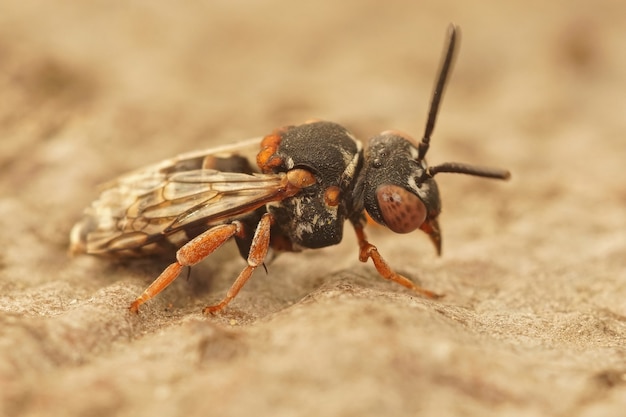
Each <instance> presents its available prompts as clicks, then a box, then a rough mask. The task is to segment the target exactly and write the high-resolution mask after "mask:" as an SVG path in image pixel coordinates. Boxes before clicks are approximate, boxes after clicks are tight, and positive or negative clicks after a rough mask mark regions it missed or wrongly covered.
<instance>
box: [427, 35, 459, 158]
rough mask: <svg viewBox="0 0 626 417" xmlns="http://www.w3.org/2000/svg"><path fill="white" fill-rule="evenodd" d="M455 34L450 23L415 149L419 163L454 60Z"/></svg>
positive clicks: (428, 139) (431, 130) (433, 125)
mask: <svg viewBox="0 0 626 417" xmlns="http://www.w3.org/2000/svg"><path fill="white" fill-rule="evenodd" d="M457 32H458V28H457V26H456V25H454V24H452V23H451V24H450V26H449V27H448V43H447V45H446V47H445V49H444V50H445V55H444V58H443V62H442V63H441V68H440V69H439V79H438V80H437V84H435V90H434V91H433V99H432V101H431V102H430V110H429V112H428V120H427V121H426V129H425V130H424V137H423V138H422V141H421V142H420V144H419V146H418V148H417V149H418V152H419V153H418V160H420V161H421V160H422V159H424V156H426V152H428V147H429V146H430V137H431V135H432V134H433V130H434V129H435V122H436V121H437V113H438V112H439V103H440V102H441V97H442V96H443V90H444V88H445V86H446V81H447V80H448V74H449V73H450V68H451V67H452V61H453V60H454V51H455V49H456V38H457Z"/></svg>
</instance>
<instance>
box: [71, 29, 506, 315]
mask: <svg viewBox="0 0 626 417" xmlns="http://www.w3.org/2000/svg"><path fill="white" fill-rule="evenodd" d="M457 32H458V29H457V28H456V27H455V26H454V25H451V26H450V28H449V30H448V35H447V45H446V47H445V50H444V55H443V59H442V63H441V68H440V71H439V77H438V79H437V82H436V84H435V88H434V93H433V97H432V101H431V106H430V111H429V114H428V118H427V123H426V129H425V132H424V136H423V138H422V139H421V141H420V142H417V141H415V140H414V139H413V138H411V137H410V136H408V135H406V134H404V133H401V132H398V131H393V130H389V131H385V132H383V133H381V134H379V135H376V136H374V137H372V138H371V139H370V140H369V143H368V146H367V147H366V148H365V149H363V147H362V145H361V142H359V141H358V140H357V139H356V138H355V137H354V136H353V135H352V134H351V133H350V132H349V131H348V130H347V129H346V128H344V127H343V126H341V125H339V124H336V123H332V122H327V121H310V122H306V123H304V124H301V125H297V126H287V127H283V128H280V129H276V130H275V131H274V132H272V133H270V134H269V135H267V136H265V137H263V138H262V139H253V140H251V141H246V142H242V143H239V144H236V145H233V146H226V147H222V148H214V149H209V150H204V151H196V152H191V153H187V154H183V155H180V156H178V157H176V158H173V159H169V160H166V161H163V162H161V163H158V164H155V165H151V166H148V167H146V168H143V169H141V170H138V171H135V172H131V173H129V174H127V175H123V176H121V177H119V178H117V179H116V180H114V181H112V182H110V183H108V184H106V185H105V187H104V190H103V192H102V194H101V195H100V197H99V199H98V200H96V201H95V202H94V203H92V205H91V206H90V207H89V208H88V209H87V210H86V212H85V216H84V218H83V220H82V221H81V222H79V223H78V224H77V225H76V226H74V228H73V230H72V233H71V250H72V252H74V253H76V252H84V253H88V254H95V255H106V254H108V255H120V256H123V255H142V254H148V253H161V252H169V253H170V254H173V253H174V251H175V260H173V262H172V264H170V265H169V266H168V267H167V268H165V270H164V271H163V272H162V273H161V275H159V277H157V278H156V280H154V282H152V284H150V286H148V288H147V289H146V290H145V291H144V292H143V293H142V294H141V295H140V296H139V297H137V299H135V300H134V301H133V302H132V304H131V305H130V310H131V311H133V312H137V311H138V309H139V307H140V306H141V305H142V304H143V303H145V302H146V301H148V300H150V299H151V298H153V297H155V296H156V295H157V294H159V293H160V292H161V291H163V290H164V289H165V288H166V287H167V286H168V285H169V284H171V283H172V282H173V281H174V280H175V279H176V278H177V277H178V276H179V274H180V273H181V270H182V269H183V268H184V267H186V266H187V267H189V266H192V265H195V264H197V263H198V262H200V261H202V260H203V259H204V258H206V257H207V256H209V255H210V254H211V253H212V252H213V251H215V250H216V249H217V248H219V247H220V246H221V245H223V244H224V243H225V242H226V241H228V240H230V239H231V238H234V240H235V242H236V243H237V246H238V248H239V252H240V253H241V255H242V256H243V258H244V259H245V260H246V261H247V265H246V266H245V268H244V269H243V270H242V271H241V273H240V274H239V276H238V277H237V278H236V279H235V281H234V283H233V284H232V286H231V287H230V289H229V290H228V292H227V293H226V295H225V296H224V298H223V299H222V300H221V301H220V302H219V303H217V304H215V305H211V306H208V307H206V308H204V310H203V312H204V313H215V312H218V311H220V310H222V309H223V308H224V307H226V305H228V303H229V302H230V301H232V300H233V298H235V296H236V295H237V293H239V291H240V290H241V288H242V287H243V286H244V284H245V283H246V282H247V281H248V279H249V278H250V276H251V275H252V273H253V272H254V270H255V269H256V268H258V267H259V266H261V265H264V262H265V260H266V257H268V252H269V251H270V250H272V251H274V252H275V251H291V252H299V251H301V250H303V249H315V248H322V247H326V246H331V245H335V244H338V243H339V242H340V241H341V239H342V234H343V224H344V222H345V221H346V220H348V221H349V222H350V223H351V224H352V226H353V227H354V230H355V232H356V236H357V239H358V244H359V260H360V261H362V262H367V260H368V259H371V260H372V262H373V264H374V266H375V268H376V270H377V271H378V272H379V274H380V275H381V276H382V277H383V278H385V279H388V280H391V281H394V282H396V283H398V284H400V285H403V286H405V287H407V288H409V289H411V290H413V291H415V292H416V293H418V294H421V295H423V296H426V297H430V298H437V297H438V295H437V294H435V293H433V292H431V291H429V290H427V289H424V288H421V287H419V286H417V285H416V284H414V283H413V282H412V281H410V280H409V279H407V278H406V277H404V276H402V275H400V274H398V273H396V272H395V271H394V270H393V269H392V268H391V267H390V266H389V265H388V264H387V263H386V262H385V260H384V259H383V257H382V256H381V255H380V253H379V251H378V249H377V248H376V246H374V245H373V244H371V243H370V242H369V241H368V240H367V237H366V235H365V232H364V227H365V225H366V223H367V221H366V214H367V215H369V217H370V218H371V219H373V220H374V221H376V222H377V223H380V224H381V225H383V226H386V227H387V228H389V229H391V230H392V231H393V232H396V233H409V232H412V231H414V230H416V229H420V230H422V231H424V232H426V234H427V235H428V236H429V237H430V239H431V240H432V242H433V243H434V245H435V248H436V250H437V252H438V253H440V251H441V233H440V229H439V223H438V221H437V217H438V216H439V213H440V211H441V200H440V198H439V190H438V188H437V183H436V182H435V180H434V179H433V177H434V176H435V175H436V174H439V173H443V172H449V173H461V174H469V175H474V176H478V177H486V178H495V179H508V178H509V172H508V171H505V170H501V169H494V168H484V167H476V166H471V165H467V164H462V163H443V164H440V165H434V166H428V164H427V163H426V160H425V156H426V153H427V152H428V147H429V144H430V138H431V134H432V132H433V129H434V126H435V120H436V118H437V112H438V110H439V103H440V100H441V96H442V94H443V91H444V87H445V84H446V80H447V78H448V74H449V72H450V68H451V66H452V61H453V58H454V53H455V48H456V45H457ZM168 249H169V251H168ZM172 249H173V250H174V251H172ZM172 258H173V256H172Z"/></svg>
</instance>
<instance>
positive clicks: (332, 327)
mask: <svg viewBox="0 0 626 417" xmlns="http://www.w3.org/2000/svg"><path fill="white" fill-rule="evenodd" d="M130 3H132V4H131V5H124V6H122V5H121V4H120V5H115V4H113V3H112V2H105V1H101V2H84V1H77V0H74V1H70V0H67V1H61V2H49V1H34V2H28V3H26V2H18V1H9V2H3V4H2V12H1V13H0V221H1V224H2V228H1V229H0V230H1V231H0V244H1V245H2V252H1V253H0V415H6V416H35V415H47V416H85V415H92V416H98V415H102V416H110V415H124V416H126V415H128V416H130V415H133V416H147V415H151V416H157V415H158V416H164V417H167V416H207V415H219V416H256V415H258V416H265V415H268V416H269V415H271V416H291V415H311V416H313V415H315V416H319V415H340V416H367V415H371V416H381V415H407V416H408V415H410V416H417V415H429V416H435V415H436V416H449V415H450V416H451V415H465V416H535V415H543V416H605V415H606V416H615V415H621V414H623V412H624V410H625V409H626V384H625V383H624V382H625V381H626V347H625V343H626V302H625V301H624V300H625V299H626V272H625V271H626V230H625V229H626V210H625V206H626V180H625V179H624V178H625V177H624V175H625V174H624V164H625V163H626V162H625V160H626V139H625V132H626V117H625V115H626V113H625V108H626V102H625V100H624V91H626V77H625V74H626V55H625V54H624V48H625V46H624V45H625V44H624V40H625V39H626V25H624V18H623V16H624V14H625V13H626V9H625V7H624V3H623V2H618V1H611V0H602V1H594V2H591V1H588V2H584V1H578V2H571V1H565V0H563V1H556V2H550V3H548V4H546V3H545V2H538V1H537V2H535V1H530V2H529V1H517V2H507V3H506V4H507V5H506V6H505V3H503V2H497V1H487V2H482V5H481V6H478V5H475V4H471V3H469V2H458V3H455V2H439V1H433V2H395V3H393V4H391V5H383V3H382V2H374V1H372V2H363V1H345V2H341V3H339V2H333V1H319V2H315V3H311V5H308V6H302V5H295V3H294V2H287V1H268V2H258V3H257V2H247V1H232V2H228V1H217V2H205V3H204V4H203V3H199V2H198V3H194V4H186V5H183V4H182V3H180V4H178V5H176V6H175V5H174V3H173V2H172V3H171V4H170V2H163V1H160V2H157V1H138V2H130ZM187 3H191V2H187ZM336 3H339V4H336ZM313 4H315V6H313ZM450 21H454V22H456V23H458V24H459V25H460V26H461V28H462V31H463V37H462V42H461V52H460V54H459V56H458V59H457V62H456V67H455V70H454V74H453V77H452V82H451V84H450V85H449V88H448V90H447V95H446V97H445V100H444V104H443V109H442V113H441V117H440V119H439V123H438V126H437V129H436V132H435V136H434V139H433V146H432V148H431V152H430V154H429V156H430V161H431V162H433V163H436V162H443V161H446V160H461V161H467V162H474V163H481V164H491V165H499V166H502V167H506V168H509V169H510V170H511V171H512V173H513V180H512V181H511V182H509V183H496V182H488V181H481V180H477V179H473V178H463V177H454V176H448V177H443V176H442V178H440V180H439V185H440V187H441V189H442V194H443V205H444V213H443V215H442V218H441V221H442V227H443V233H444V255H443V257H441V258H437V257H436V256H435V254H434V253H433V250H432V247H431V245H430V242H428V240H427V239H426V237H425V236H424V235H423V234H420V233H414V234H410V235H402V236H400V235H394V234H392V233H390V232H386V231H384V230H373V231H370V237H371V240H372V241H373V242H374V243H375V244H377V245H378V246H379V248H380V250H381V252H382V253H383V254H384V255H385V256H386V258H387V259H388V261H389V262H390V263H391V264H392V265H394V266H395V267H396V268H397V269H398V270H400V271H401V272H403V273H405V274H406V275H408V276H410V277H412V278H413V279H414V280H416V281H419V282H420V283H421V284H422V285H423V286H425V287H427V288H429V289H432V290H435V291H438V292H443V293H445V294H446V297H445V298H444V299H443V300H441V301H430V300H425V299H421V298H418V297H415V296H414V295H413V294H411V293H410V292H408V291H405V290H404V289H402V288H400V287H398V286H396V285H392V284H389V283H386V282H383V280H381V279H379V278H378V277H377V274H376V273H375V271H374V269H373V267H372V266H371V265H364V264H360V263H359V262H358V260H357V251H356V248H355V239H354V238H353V236H352V234H351V233H350V232H349V231H348V229H347V230H346V233H347V236H346V238H345V239H344V242H342V244H341V245H339V246H337V247H335V248H330V249H325V250H320V251H311V252H307V253H304V254H300V255H285V256H282V257H280V258H278V259H277V260H276V262H274V263H273V264H272V265H271V266H270V269H269V274H267V275H266V274H264V273H263V272H261V273H258V274H256V275H255V276H254V278H253V279H252V280H251V282H250V283H249V284H248V285H247V286H246V287H245V289H244V290H243V291H242V293H241V294H240V296H239V297H238V298H237V299H236V301H235V302H234V303H232V305H231V306H230V308H228V309H227V310H226V311H225V312H224V314H223V315H221V316H218V317H203V316H202V315H201V314H200V309H201V308H202V306H204V305H206V304H208V303H211V302H215V301H216V300H218V299H219V298H220V297H221V296H222V295H223V294H224V292H225V290H226V288H227V287H228V286H229V285H230V283H231V282H232V280H233V278H234V276H235V275H236V274H237V273H238V272H239V270H240V269H241V268H242V266H243V261H242V260H241V259H240V258H239V257H238V256H237V254H236V250H235V249H234V247H230V246H229V247H226V248H224V249H223V250H220V251H219V253H216V254H215V255H214V256H212V257H211V258H210V259H209V260H207V261H206V262H204V263H203V264H202V265H200V266H198V267H196V268H194V270H193V272H192V275H191V278H190V279H189V280H185V279H180V280H179V281H177V282H176V283H175V284H174V285H172V286H171V287H170V288H168V289H167V290H166V291H165V292H164V293H163V294H162V295H161V296H159V297H158V298H157V299H155V300H154V301H153V302H151V303H149V304H147V305H146V306H145V308H144V309H143V310H142V312H141V314H140V315H139V316H130V315H129V314H128V312H127V311H126V307H127V306H128V304H129V302H130V301H131V300H132V299H133V297H135V296H136V295H137V294H139V293H140V292H141V291H142V290H143V288H144V287H145V286H146V285H147V284H148V283H149V282H150V281H151V280H152V279H153V278H154V277H155V276H156V275H157V274H158V273H159V272H160V270H161V269H162V268H163V267H164V266H165V265H166V264H167V261H166V260H156V261H154V260H142V261H138V262H123V263H121V262H110V261H107V260H103V259H97V258H93V257H88V256H83V257H76V258H69V257H67V256H66V248H67V244H68V233H69V230H70V228H71V226H72V224H73V223H74V222H75V221H76V220H77V219H78V218H79V217H80V213H81V211H82V209H83V208H84V207H85V206H86V205H87V204H88V203H89V202H90V201H91V200H92V199H93V198H95V197H96V195H97V190H96V185H97V184H99V183H101V182H103V181H106V180H108V179H110V178H111V177H113V176H115V175H118V174H121V173H123V172H124V171H126V170H129V169H133V168H137V167H140V166H142V165H144V164H147V163H151V162H154V161H157V160H159V159H163V158H167V157H170V156H172V155H175V154H177V153H180V152H184V151H188V150H192V149H198V148H205V147H209V146H213V145H217V144H223V143H228V142H231V141H235V140H239V139H243V138H248V137H253V136H258V135H263V134H265V133H267V132H269V131H271V130H272V129H273V128H274V127H277V126H281V125H285V124H293V123H299V122H301V121H304V120H306V119H309V118H313V117H315V118H322V119H329V120H333V121H337V122H340V123H342V124H343V125H345V126H347V127H349V128H350V129H351V130H352V131H354V132H355V133H356V134H357V135H358V136H359V137H362V138H364V139H365V138H367V137H368V136H370V135H373V134H375V133H377V132H379V131H382V130H385V129H389V128H397V129H401V130H405V131H409V132H413V133H414V134H415V136H419V135H420V134H421V132H422V128H423V123H424V118H425V114H426V111H427V105H428V101H429V94H430V91H431V88H432V83H433V80H434V76H435V71H436V68H437V66H438V61H439V56H440V52H441V48H442V45H443V38H444V33H445V29H446V26H447V24H448V22H450Z"/></svg>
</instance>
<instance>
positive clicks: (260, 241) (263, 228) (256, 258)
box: [202, 213, 273, 314]
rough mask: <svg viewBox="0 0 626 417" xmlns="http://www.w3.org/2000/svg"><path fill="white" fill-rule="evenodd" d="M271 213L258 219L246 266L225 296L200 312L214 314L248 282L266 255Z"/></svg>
mask: <svg viewBox="0 0 626 417" xmlns="http://www.w3.org/2000/svg"><path fill="white" fill-rule="evenodd" d="M272 220H273V218H272V215H271V214H269V213H265V214H264V215H263V217H261V221H259V225H258V226H257V228H256V232H255V233H254V237H253V238H252V245H251V246H250V252H249V253H248V266H246V267H245V268H244V270H243V271H241V273H240V274H239V276H238V277H237V279H236V280H235V282H234V283H233V285H232V286H231V287H230V289H229V290H228V292H227V293H226V296H225V297H224V299H222V301H220V302H219V303H218V304H215V305H212V306H207V307H205V308H204V309H203V310H202V312H203V313H204V314H214V313H217V312H218V311H220V310H222V309H223V308H224V307H226V305H228V303H230V302H231V301H232V300H233V298H235V297H236V296H237V294H239V291H240V290H241V288H243V286H244V285H245V284H246V282H248V279H250V277H251V276H252V273H253V272H254V270H255V269H256V268H257V267H258V266H259V265H262V264H263V260H264V259H265V256H266V255H267V251H268V249H269V246H270V226H271V225H272Z"/></svg>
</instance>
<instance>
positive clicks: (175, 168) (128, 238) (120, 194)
mask: <svg viewBox="0 0 626 417" xmlns="http://www.w3.org/2000/svg"><path fill="white" fill-rule="evenodd" d="M258 143H259V141H258V140H252V141H248V142H244V143H242V144H239V145H235V146H229V147H223V148H215V149H210V150H207V151H197V152H192V153H188V154H184V155H180V156H178V157H176V158H172V159H170V160H166V161H163V162H161V163H158V164H154V165H151V166H148V167H146V168H144V169H141V170H138V171H135V172H131V173H129V174H126V175H123V176H121V177H119V178H117V179H116V180H114V181H111V182H109V183H107V184H105V186H104V187H103V191H102V194H101V195H100V197H99V198H98V199H97V200H96V201H94V202H93V204H92V205H91V206H90V207H89V208H88V209H87V210H86V212H85V217H84V218H83V220H82V221H81V222H80V223H78V224H77V225H76V226H74V229H73V230H72V235H71V240H72V244H71V250H72V251H73V252H87V253H106V252H119V251H124V250H133V249H139V248H142V247H145V246H147V245H151V244H155V243H156V244H159V243H161V242H162V241H164V240H166V238H167V239H169V240H170V242H172V243H174V244H175V245H176V240H180V241H181V242H182V243H184V241H186V240H187V239H186V236H185V235H188V234H189V233H187V232H189V231H193V229H194V228H197V227H210V226H212V225H217V224H221V223H224V222H227V221H230V220H233V219H235V218H237V217H241V216H244V215H246V214H248V213H250V212H252V211H253V210H255V209H257V208H259V207H261V206H263V205H265V204H267V203H268V202H270V201H276V200H278V199H280V197H279V194H280V193H279V190H280V189H281V187H284V185H285V177H284V175H282V174H281V175H273V174H269V175H268V174H258V173H253V172H251V171H252V166H253V165H252V164H251V163H250V162H249V161H250V157H249V156H244V154H243V153H241V151H242V150H244V149H246V147H247V146H249V145H255V150H256V149H258ZM242 145H243V146H242ZM215 167H218V168H220V170H216V169H213V168H215ZM228 170H233V171H239V172H228ZM241 171H243V172H241Z"/></svg>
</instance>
